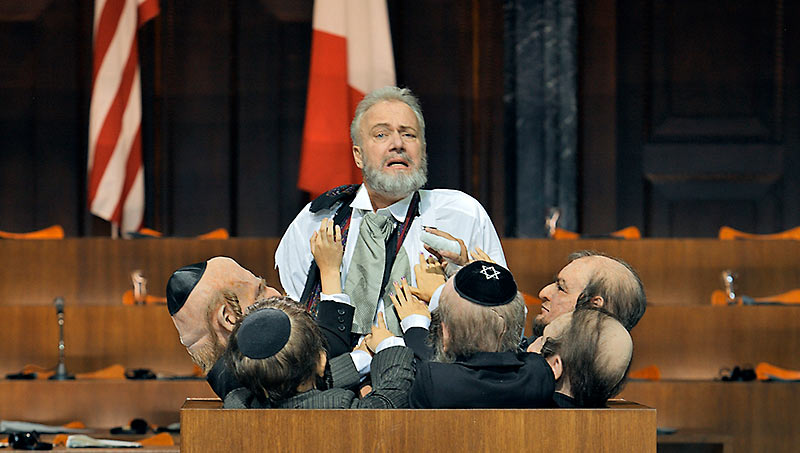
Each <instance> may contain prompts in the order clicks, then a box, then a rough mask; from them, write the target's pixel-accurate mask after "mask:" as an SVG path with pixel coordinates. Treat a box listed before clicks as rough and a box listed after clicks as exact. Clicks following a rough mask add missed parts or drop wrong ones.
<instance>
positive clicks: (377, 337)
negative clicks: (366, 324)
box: [365, 313, 394, 354]
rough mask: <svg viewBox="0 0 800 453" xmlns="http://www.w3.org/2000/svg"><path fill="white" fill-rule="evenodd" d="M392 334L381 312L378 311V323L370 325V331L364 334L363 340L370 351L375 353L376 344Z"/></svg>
mask: <svg viewBox="0 0 800 453" xmlns="http://www.w3.org/2000/svg"><path fill="white" fill-rule="evenodd" d="M393 336H394V334H393V333H392V332H390V331H389V329H387V328H386V321H384V319H383V313H378V325H377V326H372V332H370V334H369V335H367V336H366V338H365V342H366V343H367V348H369V350H370V352H371V353H373V354H375V350H376V349H377V348H378V345H379V344H381V342H382V341H383V340H385V339H387V338H389V337H393Z"/></svg>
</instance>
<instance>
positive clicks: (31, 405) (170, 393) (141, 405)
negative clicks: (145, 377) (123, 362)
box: [0, 380, 214, 428]
mask: <svg viewBox="0 0 800 453" xmlns="http://www.w3.org/2000/svg"><path fill="white" fill-rule="evenodd" d="M0 395H2V398H0V414H3V415H2V417H3V420H24V421H28V422H34V423H44V424H48V425H63V424H65V423H69V422H71V421H80V422H83V423H84V424H85V425H86V426H90V427H92V428H111V427H114V426H125V425H128V424H129V423H130V421H131V420H132V419H134V418H143V419H145V420H146V421H147V422H148V423H151V424H156V425H159V426H165V425H168V424H170V423H175V422H177V421H178V420H179V411H180V408H181V405H182V404H183V402H184V401H185V400H186V398H188V397H196V398H211V397H213V396H214V394H213V392H211V388H210V387H209V386H208V384H207V383H206V382H205V381H130V380H104V381H90V380H83V381H61V382H56V381H6V380H0Z"/></svg>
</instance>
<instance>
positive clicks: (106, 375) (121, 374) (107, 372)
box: [75, 364, 125, 379]
mask: <svg viewBox="0 0 800 453" xmlns="http://www.w3.org/2000/svg"><path fill="white" fill-rule="evenodd" d="M75 378H77V379H125V368H124V367H123V366H122V365H119V364H114V365H111V366H110V367H107V368H103V369H101V370H97V371H90V372H88V373H78V374H76V375H75Z"/></svg>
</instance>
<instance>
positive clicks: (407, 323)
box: [400, 314, 431, 333]
mask: <svg viewBox="0 0 800 453" xmlns="http://www.w3.org/2000/svg"><path fill="white" fill-rule="evenodd" d="M412 327H422V328H423V329H428V330H429V329H430V327H431V318H429V317H427V316H425V315H419V314H414V315H409V316H406V319H404V320H402V321H400V328H401V329H403V333H405V332H406V331H407V330H408V329H410V328H412Z"/></svg>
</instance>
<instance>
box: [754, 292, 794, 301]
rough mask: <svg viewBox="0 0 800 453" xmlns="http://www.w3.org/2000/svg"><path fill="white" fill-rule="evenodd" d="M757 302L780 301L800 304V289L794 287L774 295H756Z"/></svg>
mask: <svg viewBox="0 0 800 453" xmlns="http://www.w3.org/2000/svg"><path fill="white" fill-rule="evenodd" d="M753 299H755V301H756V302H780V303H782V304H800V289H793V290H791V291H786V292H785V293H781V294H776V295H774V296H765V297H754V298H753Z"/></svg>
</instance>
